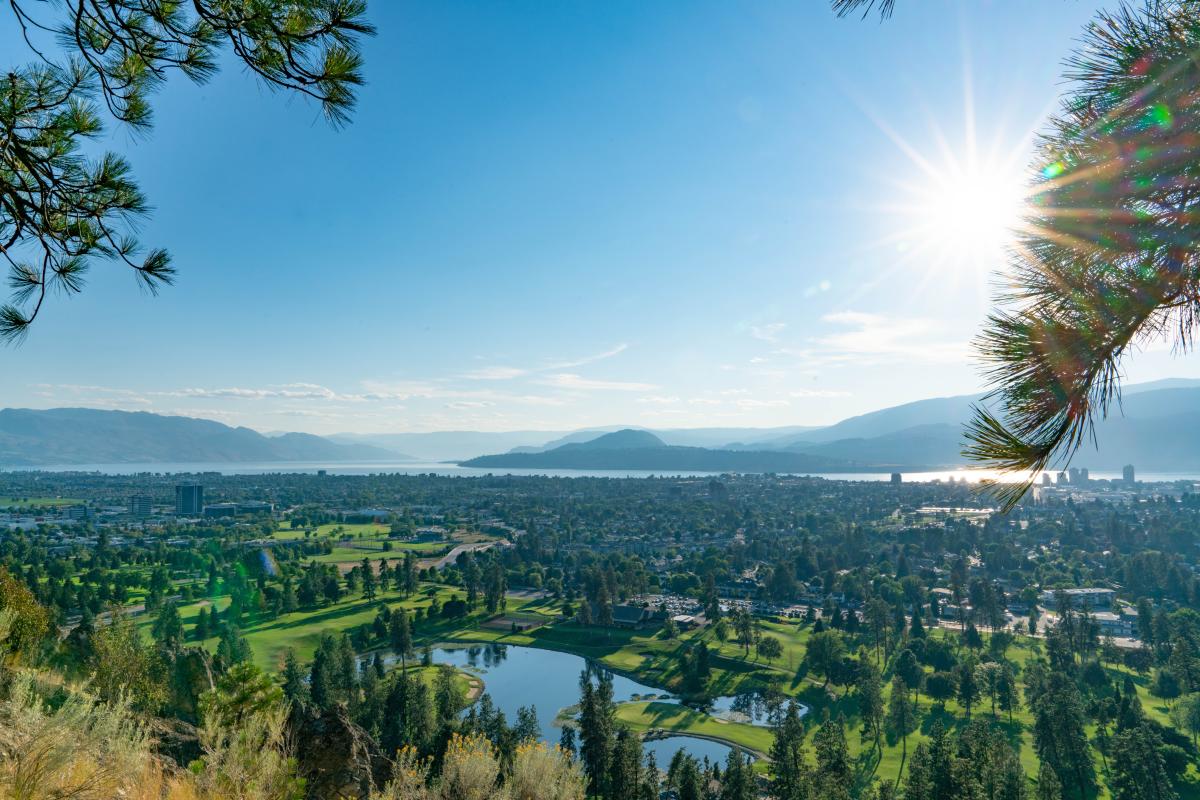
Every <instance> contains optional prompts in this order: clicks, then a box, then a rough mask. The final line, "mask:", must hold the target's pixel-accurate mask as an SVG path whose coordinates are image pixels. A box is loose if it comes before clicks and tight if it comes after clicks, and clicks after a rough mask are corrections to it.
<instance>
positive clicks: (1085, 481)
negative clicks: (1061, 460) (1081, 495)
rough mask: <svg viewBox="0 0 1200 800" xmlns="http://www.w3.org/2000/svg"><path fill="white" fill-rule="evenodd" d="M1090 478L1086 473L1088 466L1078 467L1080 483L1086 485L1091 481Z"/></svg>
mask: <svg viewBox="0 0 1200 800" xmlns="http://www.w3.org/2000/svg"><path fill="white" fill-rule="evenodd" d="M1091 480H1092V479H1091V477H1090V476H1089V475H1088V468H1087V467H1080V468H1079V482H1080V483H1081V484H1082V485H1084V486H1087V485H1088V483H1090V482H1091Z"/></svg>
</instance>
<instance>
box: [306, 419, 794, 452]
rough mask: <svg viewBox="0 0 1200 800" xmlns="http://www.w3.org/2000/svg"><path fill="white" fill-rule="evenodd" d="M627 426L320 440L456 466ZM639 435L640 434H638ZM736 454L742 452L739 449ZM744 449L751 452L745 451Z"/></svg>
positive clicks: (664, 431)
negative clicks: (468, 460)
mask: <svg viewBox="0 0 1200 800" xmlns="http://www.w3.org/2000/svg"><path fill="white" fill-rule="evenodd" d="M630 427H634V426H630V425H598V426H593V427H589V428H586V429H581V430H575V431H562V430H559V431H555V430H545V431H530V430H523V431H502V432H494V431H432V432H429V433H335V434H333V435H331V436H328V437H326V438H328V439H331V440H332V441H335V442H340V443H342V444H370V445H374V446H375V447H383V448H387V449H389V450H399V451H402V452H405V453H409V454H411V455H412V456H413V458H414V459H415V460H418V461H462V460H463V459H466V458H471V457H472V456H476V455H478V454H480V453H504V452H516V453H541V452H544V451H546V450H553V449H554V448H556V447H559V446H561V445H564V444H570V443H572V442H583V441H587V440H589V439H594V438H596V437H597V436H599V435H601V434H603V433H612V432H613V431H618V430H621V429H623V428H630ZM639 430H645V429H639ZM807 430H812V428H811V427H810V426H801V425H791V426H787V427H783V428H659V429H653V430H651V433H653V434H654V435H655V436H658V437H659V438H660V439H662V440H663V441H664V442H665V443H666V444H669V445H688V446H693V447H721V446H722V445H724V444H726V443H728V442H733V441H740V442H756V441H759V440H760V439H777V438H779V437H781V436H785V435H788V434H795V433H801V432H803V431H807ZM741 449H747V448H746V447H743V448H741ZM749 449H754V448H753V447H749Z"/></svg>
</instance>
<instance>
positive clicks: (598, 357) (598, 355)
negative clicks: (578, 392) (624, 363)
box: [545, 342, 629, 370]
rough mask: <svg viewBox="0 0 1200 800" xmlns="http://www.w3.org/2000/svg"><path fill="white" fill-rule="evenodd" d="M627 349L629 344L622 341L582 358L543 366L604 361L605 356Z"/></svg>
mask: <svg viewBox="0 0 1200 800" xmlns="http://www.w3.org/2000/svg"><path fill="white" fill-rule="evenodd" d="M628 349H629V345H628V344H625V343H624V342H622V343H621V344H619V345H617V346H616V347H612V348H609V349H608V350H605V351H603V352H600V353H594V354H592V355H590V356H585V357H583V358H577V359H575V360H574V361H560V362H558V363H556V364H550V365H548V366H547V367H545V369H546V370H555V369H574V368H575V367H582V366H583V365H584V364H595V363H596V362H597V361H604V360H605V359H607V358H612V357H613V356H619V355H620V354H621V353H624V352H625V351H626V350H628Z"/></svg>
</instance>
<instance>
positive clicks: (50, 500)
mask: <svg viewBox="0 0 1200 800" xmlns="http://www.w3.org/2000/svg"><path fill="white" fill-rule="evenodd" d="M82 502H83V501H82V500H72V499H71V498H68V497H0V508H29V507H33V508H58V507H61V506H75V505H79V504H81V503H82Z"/></svg>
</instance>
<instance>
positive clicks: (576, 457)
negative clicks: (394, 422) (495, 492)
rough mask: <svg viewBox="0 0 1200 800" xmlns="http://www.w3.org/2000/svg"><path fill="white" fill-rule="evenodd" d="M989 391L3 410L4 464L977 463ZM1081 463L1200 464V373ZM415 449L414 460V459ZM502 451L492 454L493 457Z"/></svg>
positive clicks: (1139, 409) (1140, 398)
mask: <svg viewBox="0 0 1200 800" xmlns="http://www.w3.org/2000/svg"><path fill="white" fill-rule="evenodd" d="M978 402H980V397H979V396H977V395H960V396H956V397H941V398H932V399H928V400H919V401H916V402H912V403H905V404H903V405H897V406H892V407H889V408H883V409H881V410H879V411H873V412H870V413H868V414H862V415H859V416H855V417H850V418H848V419H845V420H842V421H841V422H838V423H836V424H834V425H828V426H824V427H813V426H788V427H778V428H677V429H655V430H647V429H640V428H631V427H630V426H620V425H618V426H601V427H595V428H587V429H583V430H575V431H553V430H547V431H536V430H527V431H507V432H477V431H437V432H432V433H398V434H375V435H372V434H337V435H334V436H329V437H320V436H314V435H311V434H305V433H282V434H278V435H271V436H264V435H262V434H260V433H257V432H255V431H253V430H250V429H249V428H233V427H229V426H227V425H223V424H221V423H219V422H214V421H211V420H202V419H192V418H189V417H172V416H162V415H157V414H151V413H147V412H125V411H105V410H97V409H83V408H60V409H50V410H45V411H35V410H29V409H4V410H0V466H34V465H52V464H99V463H139V462H147V463H156V462H157V463H163V462H174V463H198V462H227V463H238V462H242V463H246V462H275V461H278V462H287V461H310V462H312V461H318V462H329V463H330V464H334V463H337V462H349V461H373V462H391V463H396V462H402V461H412V462H423V463H428V462H449V461H452V462H456V463H462V464H465V465H468V466H478V467H484V468H488V469H497V468H513V469H519V468H527V469H539V468H549V469H637V470H642V469H644V470H653V471H669V470H680V471H716V472H724V471H730V472H739V471H744V472H843V471H851V470H854V471H864V470H872V471H875V470H891V469H895V470H898V471H914V470H915V469H920V468H937V467H956V466H961V465H963V464H965V460H964V459H963V457H962V455H961V453H960V450H961V448H962V425H963V423H964V422H965V421H966V420H967V419H969V416H970V411H971V407H972V406H973V405H974V404H976V403H978ZM1096 442H1097V445H1096V446H1092V445H1091V444H1088V445H1087V446H1085V447H1084V448H1082V449H1081V450H1080V452H1079V453H1078V454H1077V455H1076V457H1075V459H1074V463H1075V464H1076V465H1079V466H1086V467H1089V468H1091V469H1094V470H1119V469H1120V468H1121V467H1122V466H1123V465H1124V464H1129V463H1132V464H1135V465H1136V466H1137V467H1138V468H1139V469H1140V470H1142V471H1147V470H1149V471H1155V472H1196V471H1200V381H1195V380H1184V379H1169V380H1165V381H1156V382H1154V383H1147V384H1140V385H1132V386H1128V387H1126V388H1125V390H1124V392H1123V396H1122V401H1121V403H1120V404H1119V406H1114V407H1113V409H1111V413H1110V415H1109V418H1108V419H1106V420H1103V421H1100V422H1098V423H1097V425H1096ZM403 453H407V454H409V455H403ZM481 453H491V454H492V455H480V454H481Z"/></svg>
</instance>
